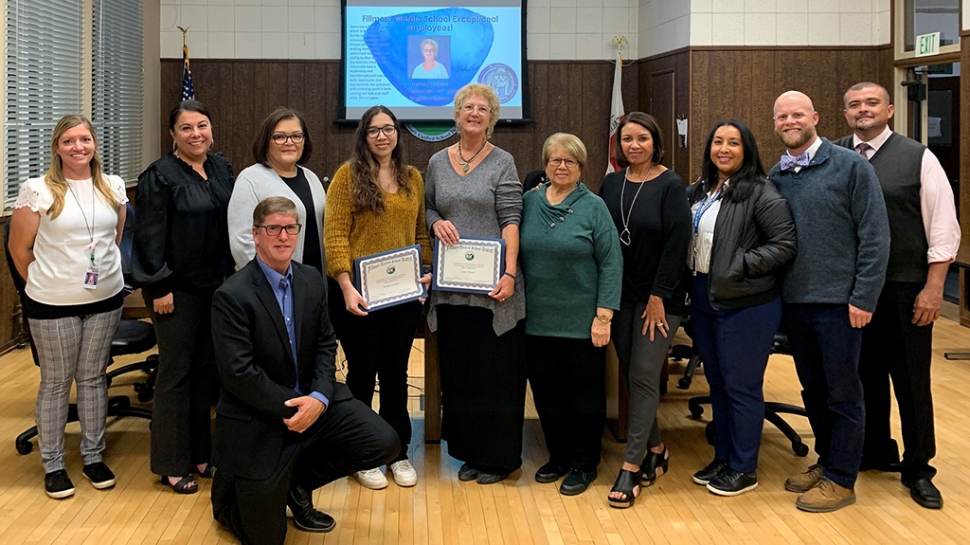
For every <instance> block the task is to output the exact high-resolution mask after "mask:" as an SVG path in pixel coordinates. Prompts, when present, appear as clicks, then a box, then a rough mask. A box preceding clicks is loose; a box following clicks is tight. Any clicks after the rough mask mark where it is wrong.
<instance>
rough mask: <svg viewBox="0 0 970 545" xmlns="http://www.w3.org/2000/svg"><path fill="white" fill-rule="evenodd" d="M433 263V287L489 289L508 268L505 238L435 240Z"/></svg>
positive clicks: (471, 290)
mask: <svg viewBox="0 0 970 545" xmlns="http://www.w3.org/2000/svg"><path fill="white" fill-rule="evenodd" d="M433 265H434V269H433V273H432V274H433V276H432V278H433V280H432V286H433V287H434V289H436V290H443V291H462V292H469V293H489V292H490V291H492V290H493V289H495V285H496V284H498V281H499V279H501V278H502V274H503V273H504V272H505V241H504V240H502V239H500V238H461V239H459V240H458V242H457V243H456V244H452V245H451V246H447V245H444V244H442V243H441V241H440V240H436V241H435V244H434V262H433Z"/></svg>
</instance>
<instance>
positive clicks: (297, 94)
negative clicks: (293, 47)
mask: <svg viewBox="0 0 970 545" xmlns="http://www.w3.org/2000/svg"><path fill="white" fill-rule="evenodd" d="M307 66H309V65H307V63H304V62H289V63H286V101H285V102H283V103H282V104H280V106H286V107H287V108H292V109H294V110H298V111H299V112H300V113H302V112H303V110H305V109H306V107H305V104H306V93H307V86H306V71H307Z"/></svg>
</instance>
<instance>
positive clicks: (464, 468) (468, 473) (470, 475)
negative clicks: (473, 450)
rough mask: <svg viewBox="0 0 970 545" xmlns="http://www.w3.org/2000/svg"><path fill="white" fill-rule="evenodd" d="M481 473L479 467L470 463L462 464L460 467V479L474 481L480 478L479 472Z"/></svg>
mask: <svg viewBox="0 0 970 545" xmlns="http://www.w3.org/2000/svg"><path fill="white" fill-rule="evenodd" d="M479 473H481V471H479V469H478V468H477V467H473V466H471V465H469V464H468V463H464V464H461V467H460V468H458V480H459V481H463V482H468V481H474V480H475V479H477V478H478V474H479Z"/></svg>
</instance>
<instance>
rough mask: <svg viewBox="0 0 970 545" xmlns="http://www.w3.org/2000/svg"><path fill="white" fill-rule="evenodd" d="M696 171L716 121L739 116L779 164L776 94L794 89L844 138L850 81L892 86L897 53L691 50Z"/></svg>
mask: <svg viewBox="0 0 970 545" xmlns="http://www.w3.org/2000/svg"><path fill="white" fill-rule="evenodd" d="M690 56H691V59H690V66H691V68H690V70H691V77H692V80H691V85H692V89H691V115H692V117H693V120H692V122H691V130H692V134H693V136H692V137H691V138H690V145H691V156H692V165H693V169H694V170H693V174H694V175H695V176H696V175H698V174H699V172H700V171H699V169H700V164H701V161H702V157H701V155H702V154H703V149H704V145H705V143H706V136H707V133H708V131H709V130H710V127H711V126H713V124H714V123H715V122H717V121H718V120H720V119H723V118H725V117H734V116H737V117H739V118H740V119H741V120H742V121H744V122H745V123H747V124H748V126H750V127H751V130H752V131H753V132H754V134H755V138H756V139H757V141H758V149H759V152H760V154H761V157H762V162H763V163H764V166H765V169H770V168H771V167H772V166H774V164H775V163H777V162H778V157H779V156H780V155H781V153H782V152H784V146H783V145H782V144H781V143H780V142H779V141H778V139H777V137H776V136H775V134H774V122H773V121H772V120H771V115H772V106H773V104H774V100H775V98H777V96H778V95H779V94H781V93H783V92H785V91H788V90H792V89H795V90H799V91H802V92H804V93H806V94H808V95H809V96H810V97H812V99H813V101H814V103H815V108H816V109H817V110H818V112H819V118H820V121H819V127H818V131H819V134H821V135H822V136H825V137H827V138H838V137H840V136H842V135H844V134H845V133H846V132H847V131H848V128H847V126H846V124H845V121H844V118H843V116H842V95H843V93H844V92H845V89H846V88H848V87H849V86H850V85H852V84H854V83H857V82H859V81H863V80H871V81H876V82H877V83H880V84H881V85H885V86H887V88H891V87H892V84H893V68H892V51H891V49H890V48H889V47H888V46H886V47H884V48H878V49H877V48H831V49H824V48H800V49H765V48H741V49H714V48H702V49H695V50H692V51H691V52H690Z"/></svg>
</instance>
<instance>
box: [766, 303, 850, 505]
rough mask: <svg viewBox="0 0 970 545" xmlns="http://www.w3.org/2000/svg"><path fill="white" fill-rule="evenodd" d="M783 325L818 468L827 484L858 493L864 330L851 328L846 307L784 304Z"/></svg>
mask: <svg viewBox="0 0 970 545" xmlns="http://www.w3.org/2000/svg"><path fill="white" fill-rule="evenodd" d="M784 322H785V328H786V330H787V332H788V341H789V342H790V343H791V350H792V356H794V358H795V370H796V371H797V372H798V380H799V381H801V383H802V399H803V400H804V401H805V412H806V413H808V421H809V423H811V425H812V432H814V434H815V452H816V453H817V454H818V463H819V465H821V466H822V467H824V468H825V477H826V478H828V479H829V480H831V481H832V482H834V483H836V484H838V485H841V486H844V487H846V488H853V487H854V486H855V480H856V477H858V475H859V464H860V463H861V462H862V445H863V441H864V438H865V406H864V404H863V395H862V381H861V380H860V379H859V350H860V349H861V347H862V329H857V328H853V327H852V326H851V325H850V324H849V307H848V305H846V304H835V305H826V304H785V307H784Z"/></svg>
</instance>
